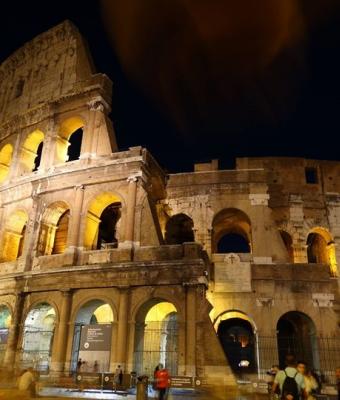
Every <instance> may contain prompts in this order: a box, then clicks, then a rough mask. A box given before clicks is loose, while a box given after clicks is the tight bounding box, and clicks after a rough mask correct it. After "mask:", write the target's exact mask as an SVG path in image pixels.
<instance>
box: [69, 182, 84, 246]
mask: <svg viewBox="0 0 340 400" xmlns="http://www.w3.org/2000/svg"><path fill="white" fill-rule="evenodd" d="M74 192H75V193H74V203H73V204H74V206H73V210H72V218H71V220H70V225H69V229H68V238H67V241H68V245H67V247H68V248H71V249H72V248H75V247H78V246H79V244H80V225H81V222H82V220H81V217H82V210H83V201H84V192H85V189H84V186H83V185H79V186H75V187H74Z"/></svg>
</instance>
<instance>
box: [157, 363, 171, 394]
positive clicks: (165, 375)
mask: <svg viewBox="0 0 340 400" xmlns="http://www.w3.org/2000/svg"><path fill="white" fill-rule="evenodd" d="M169 382H170V376H169V372H168V370H167V369H166V368H165V367H164V366H163V364H159V366H158V371H157V372H156V388H157V390H158V400H165V399H166V398H167V394H168V393H167V390H168V388H169Z"/></svg>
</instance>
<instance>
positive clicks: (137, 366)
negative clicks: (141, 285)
mask: <svg viewBox="0 0 340 400" xmlns="http://www.w3.org/2000/svg"><path fill="white" fill-rule="evenodd" d="M159 363H162V364H163V365H164V366H165V367H166V368H167V369H168V370H169V372H170V375H177V370H178V317H177V310H176V308H175V306H174V305H173V304H172V303H169V302H167V301H162V300H156V299H153V300H150V301H149V302H147V303H145V304H144V305H143V306H142V307H141V308H140V310H139V312H138V313H137V317H136V330H135V345H134V370H135V371H136V372H137V374H142V373H143V374H147V375H149V376H150V377H151V376H153V372H154V369H155V367H156V366H157V365H158V364H159Z"/></svg>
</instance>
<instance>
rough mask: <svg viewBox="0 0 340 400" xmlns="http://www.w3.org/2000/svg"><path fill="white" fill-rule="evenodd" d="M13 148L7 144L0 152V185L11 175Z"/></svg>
mask: <svg viewBox="0 0 340 400" xmlns="http://www.w3.org/2000/svg"><path fill="white" fill-rule="evenodd" d="M12 156H13V146H12V145H11V144H9V143H8V144H5V145H4V146H3V147H2V149H1V150H0V183H1V182H3V181H4V180H5V179H6V178H7V176H8V173H9V168H10V165H11V162H12Z"/></svg>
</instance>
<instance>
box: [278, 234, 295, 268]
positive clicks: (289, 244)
mask: <svg viewBox="0 0 340 400" xmlns="http://www.w3.org/2000/svg"><path fill="white" fill-rule="evenodd" d="M280 236H281V239H282V241H283V244H284V245H285V248H286V250H287V253H288V260H289V262H290V263H293V262H294V250H293V239H292V237H291V236H290V234H289V233H288V232H286V231H281V230H280Z"/></svg>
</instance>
